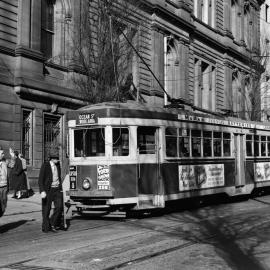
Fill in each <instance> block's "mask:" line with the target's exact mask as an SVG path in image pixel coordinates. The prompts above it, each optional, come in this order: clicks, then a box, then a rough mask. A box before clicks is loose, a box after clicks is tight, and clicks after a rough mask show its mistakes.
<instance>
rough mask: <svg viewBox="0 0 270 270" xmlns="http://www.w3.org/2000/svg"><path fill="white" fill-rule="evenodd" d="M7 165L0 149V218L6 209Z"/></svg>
mask: <svg viewBox="0 0 270 270" xmlns="http://www.w3.org/2000/svg"><path fill="white" fill-rule="evenodd" d="M7 193H8V181H7V163H6V160H5V157H4V150H2V149H0V217H1V216H2V215H3V214H4V212H5V210H6V207H7Z"/></svg>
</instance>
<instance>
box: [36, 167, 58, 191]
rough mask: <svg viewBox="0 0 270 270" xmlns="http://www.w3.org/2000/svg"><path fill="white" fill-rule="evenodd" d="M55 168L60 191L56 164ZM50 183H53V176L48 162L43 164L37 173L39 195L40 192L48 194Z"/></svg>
mask: <svg viewBox="0 0 270 270" xmlns="http://www.w3.org/2000/svg"><path fill="white" fill-rule="evenodd" d="M56 168H57V171H58V177H59V182H60V188H61V189H62V186H61V169H60V165H59V164H56ZM52 181H53V175H52V168H51V164H50V162H44V163H43V164H42V166H41V168H40V172H39V178H38V185H39V192H40V193H41V192H42V191H45V192H46V193H48V192H49V190H50V188H51V185H52Z"/></svg>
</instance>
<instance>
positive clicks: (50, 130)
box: [43, 114, 61, 160]
mask: <svg viewBox="0 0 270 270" xmlns="http://www.w3.org/2000/svg"><path fill="white" fill-rule="evenodd" d="M43 124H44V132H43V153H44V160H48V158H49V155H50V154H54V155H57V156H59V157H60V145H61V118H60V116H56V115H50V114H44V123H43Z"/></svg>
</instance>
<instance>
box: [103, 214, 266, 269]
mask: <svg viewBox="0 0 270 270" xmlns="http://www.w3.org/2000/svg"><path fill="white" fill-rule="evenodd" d="M269 223H270V218H269V219H267V220H263V221H260V222H257V223H255V224H253V225H247V226H242V225H241V230H242V233H243V234H244V233H246V232H248V231H251V230H253V229H254V228H257V227H259V226H262V225H264V224H269ZM230 225H231V226H234V225H239V222H235V223H230ZM218 237H219V234H218V233H214V234H211V235H209V236H207V237H203V238H200V239H199V240H198V241H187V242H185V243H183V244H180V245H176V246H174V247H170V248H167V249H163V250H159V251H157V252H153V253H151V254H147V255H145V256H141V257H138V258H135V259H132V260H128V261H125V262H121V263H119V264H116V265H113V266H109V267H106V268H102V269H103V270H116V269H122V268H125V267H129V266H132V265H134V264H138V263H141V262H144V261H147V260H150V259H152V258H155V257H158V256H162V255H165V254H169V253H172V252H175V251H181V250H183V249H186V248H188V247H191V246H195V245H197V244H203V243H207V242H208V243H209V241H210V240H214V239H215V238H218Z"/></svg>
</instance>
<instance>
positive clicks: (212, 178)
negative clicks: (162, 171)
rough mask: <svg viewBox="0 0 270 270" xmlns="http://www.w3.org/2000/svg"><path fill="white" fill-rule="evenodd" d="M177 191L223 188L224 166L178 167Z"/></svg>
mask: <svg viewBox="0 0 270 270" xmlns="http://www.w3.org/2000/svg"><path fill="white" fill-rule="evenodd" d="M178 171H179V191H187V190H194V189H203V188H213V187H221V186H224V184H225V180H224V164H207V165H179V167H178Z"/></svg>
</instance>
